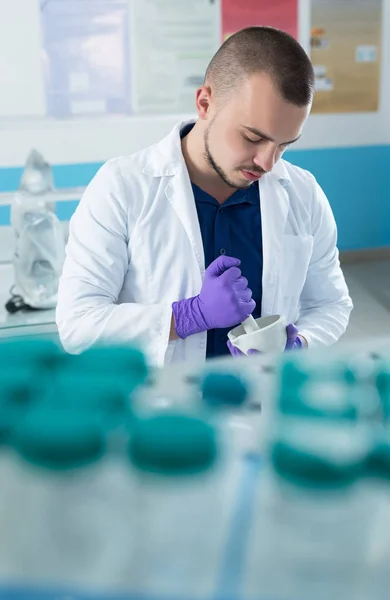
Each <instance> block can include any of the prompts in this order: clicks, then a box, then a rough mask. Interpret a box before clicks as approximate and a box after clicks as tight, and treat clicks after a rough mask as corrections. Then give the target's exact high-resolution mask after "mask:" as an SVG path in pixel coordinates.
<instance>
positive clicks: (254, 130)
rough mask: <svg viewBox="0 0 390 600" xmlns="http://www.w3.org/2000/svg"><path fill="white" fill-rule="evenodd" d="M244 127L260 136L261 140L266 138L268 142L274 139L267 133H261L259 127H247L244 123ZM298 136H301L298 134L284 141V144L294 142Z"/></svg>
mask: <svg viewBox="0 0 390 600" xmlns="http://www.w3.org/2000/svg"><path fill="white" fill-rule="evenodd" d="M244 128H245V129H247V130H248V131H250V132H251V133H254V134H255V135H257V136H259V137H261V138H262V139H263V140H268V141H269V142H274V141H275V140H274V138H272V137H271V136H269V135H267V134H266V133H263V132H262V131H260V130H259V129H256V127H248V126H247V125H244ZM300 137H301V135H300V134H299V135H298V137H296V138H295V139H293V140H290V141H289V142H284V144H293V143H294V142H297V141H298V140H299V138H300Z"/></svg>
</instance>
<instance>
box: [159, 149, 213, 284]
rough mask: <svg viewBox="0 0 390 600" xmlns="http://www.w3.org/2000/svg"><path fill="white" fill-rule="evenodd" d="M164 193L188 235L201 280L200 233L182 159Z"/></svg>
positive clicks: (201, 250) (201, 252) (203, 265)
mask: <svg viewBox="0 0 390 600" xmlns="http://www.w3.org/2000/svg"><path fill="white" fill-rule="evenodd" d="M165 193H166V195H167V198H168V200H169V202H170V203H171V205H172V207H173V209H174V210H175V211H176V213H177V215H178V217H179V219H180V221H181V222H182V225H183V227H184V229H185V231H186V233H187V235H188V237H189V240H190V242H191V246H192V249H193V252H194V255H195V258H196V263H197V265H198V268H199V274H200V276H201V280H200V281H202V279H203V275H204V271H205V262H204V249H203V242H202V235H201V232H200V226H199V219H198V214H197V211H196V206H195V200H194V194H193V191H192V187H191V181H190V178H189V175H188V171H187V168H186V166H185V163H184V160H183V163H182V164H181V165H180V167H179V169H178V170H177V172H176V173H175V175H174V176H173V177H172V178H171V179H170V181H169V183H168V185H167V187H166V189H165Z"/></svg>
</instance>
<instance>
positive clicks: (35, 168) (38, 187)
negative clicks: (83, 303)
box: [11, 150, 65, 308]
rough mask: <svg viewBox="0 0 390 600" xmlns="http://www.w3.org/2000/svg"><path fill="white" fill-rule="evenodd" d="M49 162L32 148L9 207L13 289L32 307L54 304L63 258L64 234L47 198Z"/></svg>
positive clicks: (51, 180)
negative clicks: (11, 231)
mask: <svg viewBox="0 0 390 600" xmlns="http://www.w3.org/2000/svg"><path fill="white" fill-rule="evenodd" d="M52 191H53V177H52V172H51V168H50V165H49V164H48V163H46V162H45V161H44V159H43V157H42V156H41V155H40V154H39V152H37V151H36V150H33V151H32V152H31V153H30V155H29V156H28V159H27V162H26V165H25V169H24V172H23V176H22V179H21V183H20V187H19V190H18V191H17V193H16V194H15V197H14V201H13V203H12V207H11V224H12V227H13V229H14V233H15V254H14V260H13V262H14V273H15V291H16V293H17V294H18V295H20V296H21V297H22V299H23V301H24V303H25V304H27V305H28V306H31V307H33V308H53V307H55V305H56V300H57V290H58V282H59V277H60V275H61V271H62V266H63V262H64V258H65V238H64V232H63V229H62V226H61V223H60V221H59V219H58V218H57V216H56V214H55V207H54V204H53V202H52V199H51V198H50V192H52Z"/></svg>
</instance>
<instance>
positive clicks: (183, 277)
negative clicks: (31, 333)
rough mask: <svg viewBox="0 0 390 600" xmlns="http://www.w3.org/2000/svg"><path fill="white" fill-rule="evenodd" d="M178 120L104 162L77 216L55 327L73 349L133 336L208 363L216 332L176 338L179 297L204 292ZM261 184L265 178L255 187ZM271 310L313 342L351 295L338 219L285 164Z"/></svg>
mask: <svg viewBox="0 0 390 600" xmlns="http://www.w3.org/2000/svg"><path fill="white" fill-rule="evenodd" d="M184 125H185V123H178V124H177V125H176V126H175V127H174V129H173V130H172V131H171V133H170V134H169V135H168V136H167V137H165V138H164V139H162V140H161V141H160V142H158V143H157V144H155V145H153V146H151V147H149V148H146V149H144V150H141V151H140V152H137V153H135V154H133V155H131V156H127V157H124V158H123V157H121V158H116V159H113V160H110V161H108V162H107V163H106V164H105V165H103V166H102V167H101V169H100V170H99V172H98V173H97V174H96V176H95V177H94V179H93V180H92V181H91V183H90V184H89V186H88V188H87V189H86V191H85V193H84V195H83V197H82V199H81V201H80V203H79V205H78V207H77V209H76V211H75V213H74V215H73V217H72V219H71V221H70V233H69V240H68V244H67V251H66V260H65V264H64V269H63V274H62V277H61V281H60V285H59V292H58V305H57V325H58V330H59V334H60V339H61V342H62V344H63V346H64V348H65V350H67V351H68V352H71V353H79V352H82V351H83V350H85V349H87V348H89V347H90V346H91V345H92V344H94V343H100V342H110V343H129V342H135V343H137V344H138V345H140V346H141V347H142V348H143V349H144V351H145V352H146V354H147V356H148V358H149V360H150V362H151V363H152V364H155V365H159V366H161V365H163V364H164V363H167V362H172V361H178V360H199V359H204V357H205V352H206V332H203V333H199V334H196V335H193V336H190V337H188V338H187V339H185V340H175V341H169V333H170V324H171V315H172V308H171V305H172V302H174V301H176V300H180V299H182V298H188V297H191V296H194V295H196V294H198V293H199V291H200V289H201V286H202V280H203V276H204V271H205V264H204V252H203V245H202V238H201V232H200V228H199V222H198V217H197V212H196V207H195V202H194V196H193V193H192V188H191V182H190V179H189V175H188V171H187V168H186V164H185V162H184V159H183V155H182V152H181V144H180V130H181V129H182V128H183V127H184ZM256 185H257V184H256ZM259 186H260V206H261V216H262V237H263V275H262V278H263V279H262V281H263V296H262V305H261V314H262V315H263V316H265V315H271V314H283V315H284V316H285V317H286V320H287V322H288V323H296V324H297V327H298V328H299V332H300V333H301V334H302V335H304V336H305V338H306V339H307V341H308V343H309V346H310V347H316V346H319V345H323V344H325V345H329V344H332V343H333V342H335V341H336V340H337V339H338V338H339V337H340V336H341V335H342V333H343V332H344V331H345V328H346V326H347V323H348V319H349V314H350V311H351V309H352V302H351V299H350V297H349V294H348V289H347V286H346V284H345V281H344V277H343V274H342V272H341V269H340V265H339V259H338V251H337V248H336V237H337V232H336V225H335V222H334V218H333V215H332V212H331V209H330V206H329V204H328V201H327V199H326V197H325V195H324V193H323V191H322V190H321V188H320V187H319V185H318V184H317V182H316V180H315V178H314V177H313V176H312V175H311V174H310V173H308V172H307V171H304V170H302V169H300V168H298V167H295V166H293V165H291V164H290V163H288V162H286V161H284V160H279V161H278V163H277V164H276V165H275V167H274V168H273V170H272V172H271V173H268V174H266V175H264V176H263V177H262V179H261V180H260V181H259Z"/></svg>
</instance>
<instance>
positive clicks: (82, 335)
mask: <svg viewBox="0 0 390 600" xmlns="http://www.w3.org/2000/svg"><path fill="white" fill-rule="evenodd" d="M134 224H135V217H134V216H133V215H132V212H131V199H129V198H126V197H125V192H124V189H123V183H122V178H121V173H120V172H119V167H118V166H117V163H116V162H115V161H109V162H108V163H106V164H105V165H104V166H103V167H102V168H101V169H100V170H99V172H98V173H97V174H96V176H95V177H94V179H93V180H92V182H91V183H90V185H89V186H88V188H87V189H86V191H85V193H84V195H83V197H82V199H81V201H80V203H79V205H78V207H77V209H76V211H75V213H74V215H73V216H72V218H71V221H70V226H69V240H68V243H67V248H66V258H65V263H64V268H63V273H62V276H61V279H60V283H59V290H58V303H57V310H56V322H57V327H58V331H59V335H60V340H61V343H62V345H63V347H64V349H65V350H66V351H67V352H69V353H73V354H78V353H80V352H83V351H84V350H86V349H87V348H89V347H90V346H92V345H93V344H96V343H112V344H126V343H135V344H137V345H138V346H139V347H140V348H142V349H143V350H144V351H145V353H146V355H147V356H148V358H149V360H150V361H151V362H152V363H153V364H156V365H162V364H163V363H164V357H165V352H166V350H167V347H168V342H169V333H170V325H171V317H172V307H171V305H170V304H154V305H151V306H146V305H142V304H131V303H123V304H118V296H119V293H120V291H121V289H122V286H123V282H124V278H125V275H126V272H127V270H128V264H129V258H128V240H129V238H130V236H131V234H132V229H133V227H134Z"/></svg>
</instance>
